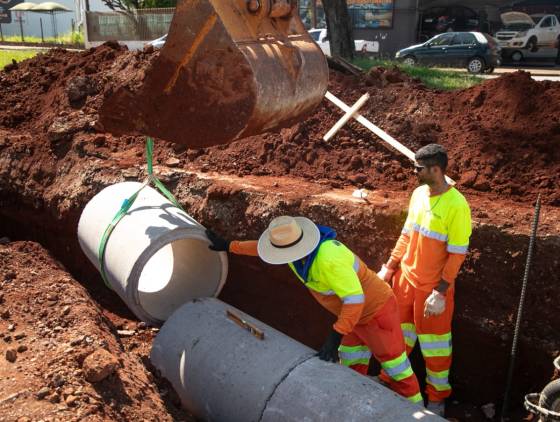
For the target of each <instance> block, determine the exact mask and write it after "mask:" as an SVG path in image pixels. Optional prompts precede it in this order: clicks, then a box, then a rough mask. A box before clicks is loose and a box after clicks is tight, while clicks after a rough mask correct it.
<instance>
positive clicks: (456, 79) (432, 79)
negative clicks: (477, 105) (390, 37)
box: [354, 58, 484, 91]
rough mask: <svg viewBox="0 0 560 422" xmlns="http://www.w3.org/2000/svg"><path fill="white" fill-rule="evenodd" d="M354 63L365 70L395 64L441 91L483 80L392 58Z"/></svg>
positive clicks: (469, 85)
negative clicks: (408, 63) (412, 64)
mask: <svg viewBox="0 0 560 422" xmlns="http://www.w3.org/2000/svg"><path fill="white" fill-rule="evenodd" d="M354 64H355V65H356V66H359V67H361V68H362V69H364V70H366V71H367V70H369V69H371V68H372V67H375V66H380V67H393V66H397V67H398V68H399V69H400V70H402V71H403V72H404V73H406V74H407V75H409V76H411V77H413V78H418V79H420V80H421V81H422V83H423V84H424V85H426V86H427V87H429V88H433V89H440V90H443V91H451V90H455V89H465V88H470V87H471V86H475V85H478V84H480V83H482V82H483V81H484V79H482V78H479V77H477V76H472V75H469V74H465V73H462V72H453V71H447V70H439V69H434V68H430V67H424V66H406V65H404V64H402V63H400V62H396V61H392V60H379V59H368V58H357V59H355V60H354Z"/></svg>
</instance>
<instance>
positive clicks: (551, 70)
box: [438, 65, 560, 77]
mask: <svg viewBox="0 0 560 422" xmlns="http://www.w3.org/2000/svg"><path fill="white" fill-rule="evenodd" d="M438 69H440V70H445V71H449V72H460V73H468V72H467V70H466V69H459V68H438ZM518 70H523V71H525V72H530V73H531V74H532V75H535V76H558V77H560V66H553V65H551V66H550V67H541V66H539V67H529V66H520V67H509V66H508V67H497V68H496V69H495V70H494V73H493V75H496V76H499V75H503V74H505V73H513V72H517V71H518Z"/></svg>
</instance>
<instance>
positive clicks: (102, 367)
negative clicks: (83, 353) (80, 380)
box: [82, 349, 119, 382]
mask: <svg viewBox="0 0 560 422" xmlns="http://www.w3.org/2000/svg"><path fill="white" fill-rule="evenodd" d="M118 366H119V361H118V360H117V358H116V357H114V356H113V355H112V354H111V353H109V352H108V351H107V350H105V349H99V350H96V351H95V352H93V353H92V354H91V355H89V356H88V357H87V358H86V359H85V360H84V364H83V366H82V370H83V371H84V375H85V377H86V379H87V380H88V381H89V382H99V381H102V380H104V379H105V378H107V377H108V376H109V375H111V374H112V373H113V372H115V371H116V369H117V368H118Z"/></svg>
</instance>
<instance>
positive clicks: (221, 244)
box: [206, 229, 231, 252]
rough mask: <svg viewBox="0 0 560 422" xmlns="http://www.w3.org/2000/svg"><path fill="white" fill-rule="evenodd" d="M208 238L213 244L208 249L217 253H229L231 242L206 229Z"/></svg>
mask: <svg viewBox="0 0 560 422" xmlns="http://www.w3.org/2000/svg"><path fill="white" fill-rule="evenodd" d="M206 236H208V239H210V243H211V244H210V245H208V249H211V250H213V251H216V252H229V244H230V243H231V242H230V241H229V240H226V239H224V238H223V237H220V236H218V235H217V234H216V233H214V232H213V231H212V230H210V229H206Z"/></svg>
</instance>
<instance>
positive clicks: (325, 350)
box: [317, 328, 342, 362]
mask: <svg viewBox="0 0 560 422" xmlns="http://www.w3.org/2000/svg"><path fill="white" fill-rule="evenodd" d="M341 341H342V334H340V333H339V332H338V331H336V330H335V329H334V328H333V329H331V332H330V333H329V336H328V337H327V340H326V341H325V344H323V347H321V350H319V353H317V356H319V359H321V360H326V361H327V362H338V346H340V342H341Z"/></svg>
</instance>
